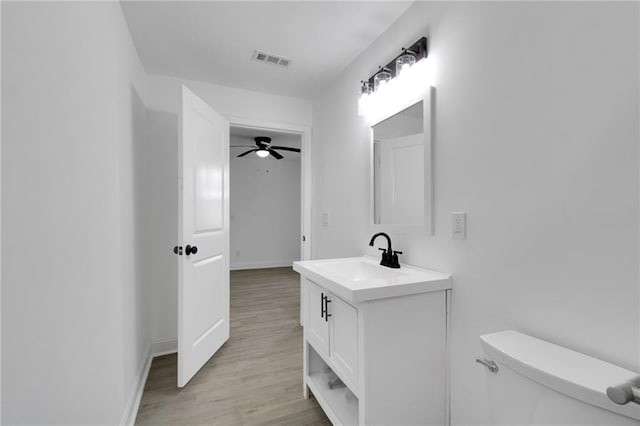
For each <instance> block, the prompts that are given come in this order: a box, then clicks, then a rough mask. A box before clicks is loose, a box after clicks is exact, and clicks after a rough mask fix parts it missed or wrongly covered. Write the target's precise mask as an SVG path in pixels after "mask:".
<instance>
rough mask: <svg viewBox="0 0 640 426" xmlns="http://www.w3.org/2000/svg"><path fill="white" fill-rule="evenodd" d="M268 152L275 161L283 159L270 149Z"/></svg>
mask: <svg viewBox="0 0 640 426" xmlns="http://www.w3.org/2000/svg"><path fill="white" fill-rule="evenodd" d="M268 151H269V154H271V155H273V158H275V159H276V160H281V159H283V158H284V157H283V156H282V155H280V154H278V153H277V152H275V151H274V150H272V149H269V150H268Z"/></svg>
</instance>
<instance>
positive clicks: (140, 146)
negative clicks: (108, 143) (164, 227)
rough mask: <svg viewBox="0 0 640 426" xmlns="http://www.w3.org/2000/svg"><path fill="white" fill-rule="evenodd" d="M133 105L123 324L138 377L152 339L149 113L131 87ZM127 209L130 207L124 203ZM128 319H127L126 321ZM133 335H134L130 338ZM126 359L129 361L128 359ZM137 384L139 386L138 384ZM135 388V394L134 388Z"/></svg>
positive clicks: (126, 346)
mask: <svg viewBox="0 0 640 426" xmlns="http://www.w3.org/2000/svg"><path fill="white" fill-rule="evenodd" d="M130 102H131V107H130V108H131V126H130V129H131V135H130V141H131V145H130V148H131V150H132V152H131V168H132V172H131V173H132V175H131V178H132V180H133V182H132V183H131V188H132V193H131V204H130V205H131V206H132V209H133V211H132V217H131V221H132V225H133V230H134V231H135V232H132V233H131V235H128V236H126V238H129V239H130V240H129V241H125V242H124V244H125V246H126V245H128V244H131V247H132V251H133V253H131V259H130V260H125V261H127V262H128V263H129V264H130V265H131V268H132V273H133V277H134V280H135V283H136V285H135V286H134V287H133V288H125V289H123V291H124V292H125V295H126V296H127V297H125V298H124V300H127V301H129V303H130V304H131V305H130V309H131V311H130V312H131V315H132V317H131V318H129V321H125V322H124V324H123V327H124V336H125V339H127V340H126V341H125V345H124V348H125V350H127V348H129V349H128V350H131V348H134V349H135V351H136V353H135V360H136V365H133V366H132V368H134V369H135V371H133V372H132V373H134V374H135V377H139V375H140V374H141V370H142V369H143V368H144V365H145V362H146V358H147V351H148V345H149V339H150V324H149V314H150V309H151V305H150V303H149V286H148V281H147V278H146V274H147V272H146V259H145V252H146V250H147V247H146V246H145V243H146V238H145V237H146V235H145V228H144V224H145V220H146V216H147V212H146V200H145V192H146V191H145V189H146V188H145V186H146V182H145V180H146V178H145V176H146V168H147V164H146V163H147V162H146V152H145V151H146V145H147V140H146V133H147V129H146V116H147V111H146V107H145V105H144V102H143V101H142V98H141V97H140V95H139V94H138V91H137V90H136V88H135V87H133V86H131V89H130ZM125 205H127V203H125ZM125 318H126V317H125ZM130 334H131V335H130ZM125 359H128V358H127V357H126V356H125ZM136 383H137V382H136ZM136 383H134V384H133V386H134V389H132V391H133V392H135V385H136Z"/></svg>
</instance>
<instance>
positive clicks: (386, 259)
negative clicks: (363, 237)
mask: <svg viewBox="0 0 640 426" xmlns="http://www.w3.org/2000/svg"><path fill="white" fill-rule="evenodd" d="M380 236H383V237H385V238H386V239H387V248H386V249H383V248H381V249H378V250H382V260H381V261H380V265H382V266H386V267H387V268H399V267H400V263H399V262H398V255H399V254H402V252H401V251H393V249H391V237H389V236H388V235H387V234H385V233H384V232H378V233H377V234H375V235H374V236H373V237H371V241H369V245H370V246H371V247H373V242H374V241H375V239H376V238H378V237H380Z"/></svg>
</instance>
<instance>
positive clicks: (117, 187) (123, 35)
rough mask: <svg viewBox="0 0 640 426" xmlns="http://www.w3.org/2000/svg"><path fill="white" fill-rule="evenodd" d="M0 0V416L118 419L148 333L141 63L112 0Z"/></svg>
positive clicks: (11, 419) (12, 419)
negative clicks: (0, 65) (59, 0)
mask: <svg viewBox="0 0 640 426" xmlns="http://www.w3.org/2000/svg"><path fill="white" fill-rule="evenodd" d="M2 9H3V11H2V12H3V13H2V62H3V66H4V68H3V70H2V71H3V73H2V113H3V114H4V115H3V124H5V125H4V126H3V128H2V140H3V147H2V148H3V155H2V182H3V186H2V220H3V225H4V226H3V231H4V233H3V238H2V264H3V266H4V267H3V269H2V283H3V295H2V296H3V297H2V339H3V340H2V350H3V353H2V371H3V377H2V379H3V380H2V397H3V400H2V421H3V423H6V424H116V423H119V422H120V421H121V420H122V419H123V418H126V415H127V411H128V410H129V408H130V407H129V405H130V401H131V397H132V394H133V393H134V392H135V388H136V386H137V384H138V380H139V375H140V372H141V369H142V367H143V365H144V362H145V361H146V358H147V353H148V346H149V342H150V332H149V325H148V322H147V321H145V318H148V316H149V314H148V306H147V305H145V302H144V299H145V290H146V289H145V288H144V286H143V284H142V283H143V279H142V269H141V262H140V259H141V257H140V250H141V248H142V247H141V241H142V238H143V237H142V234H141V227H140V226H139V224H140V221H142V220H144V216H145V214H144V209H143V201H142V199H141V197H140V191H141V189H140V188H141V187H142V185H143V181H142V179H143V178H142V176H143V173H144V159H143V155H144V152H143V146H144V143H145V108H144V98H145V80H144V73H143V70H142V66H141V64H140V62H139V60H138V57H137V55H136V52H135V49H134V47H133V43H132V41H131V38H130V36H129V32H128V28H127V25H126V22H125V20H124V17H123V15H122V11H121V9H120V5H119V4H118V3H113V2H104V3H6V2H5V3H3V4H2Z"/></svg>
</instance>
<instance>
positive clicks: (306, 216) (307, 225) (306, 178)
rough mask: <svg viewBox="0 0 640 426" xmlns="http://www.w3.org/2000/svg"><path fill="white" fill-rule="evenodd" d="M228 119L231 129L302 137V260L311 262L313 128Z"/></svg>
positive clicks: (230, 117) (229, 117) (241, 118)
mask: <svg viewBox="0 0 640 426" xmlns="http://www.w3.org/2000/svg"><path fill="white" fill-rule="evenodd" d="M227 119H228V120H229V127H244V128H248V129H257V130H271V131H278V132H284V133H293V134H297V135H300V137H301V141H302V146H301V148H302V151H301V152H300V168H301V173H300V214H301V216H300V235H301V237H304V240H303V241H300V260H311V256H312V253H311V242H312V241H313V235H312V233H313V227H312V226H311V225H312V223H313V222H312V220H313V217H312V216H313V209H312V207H313V206H312V197H311V191H312V189H313V182H312V176H313V173H312V166H313V162H312V161H311V127H309V126H300V125H296V124H290V123H276V122H271V121H264V120H255V119H251V118H245V117H236V116H227Z"/></svg>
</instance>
